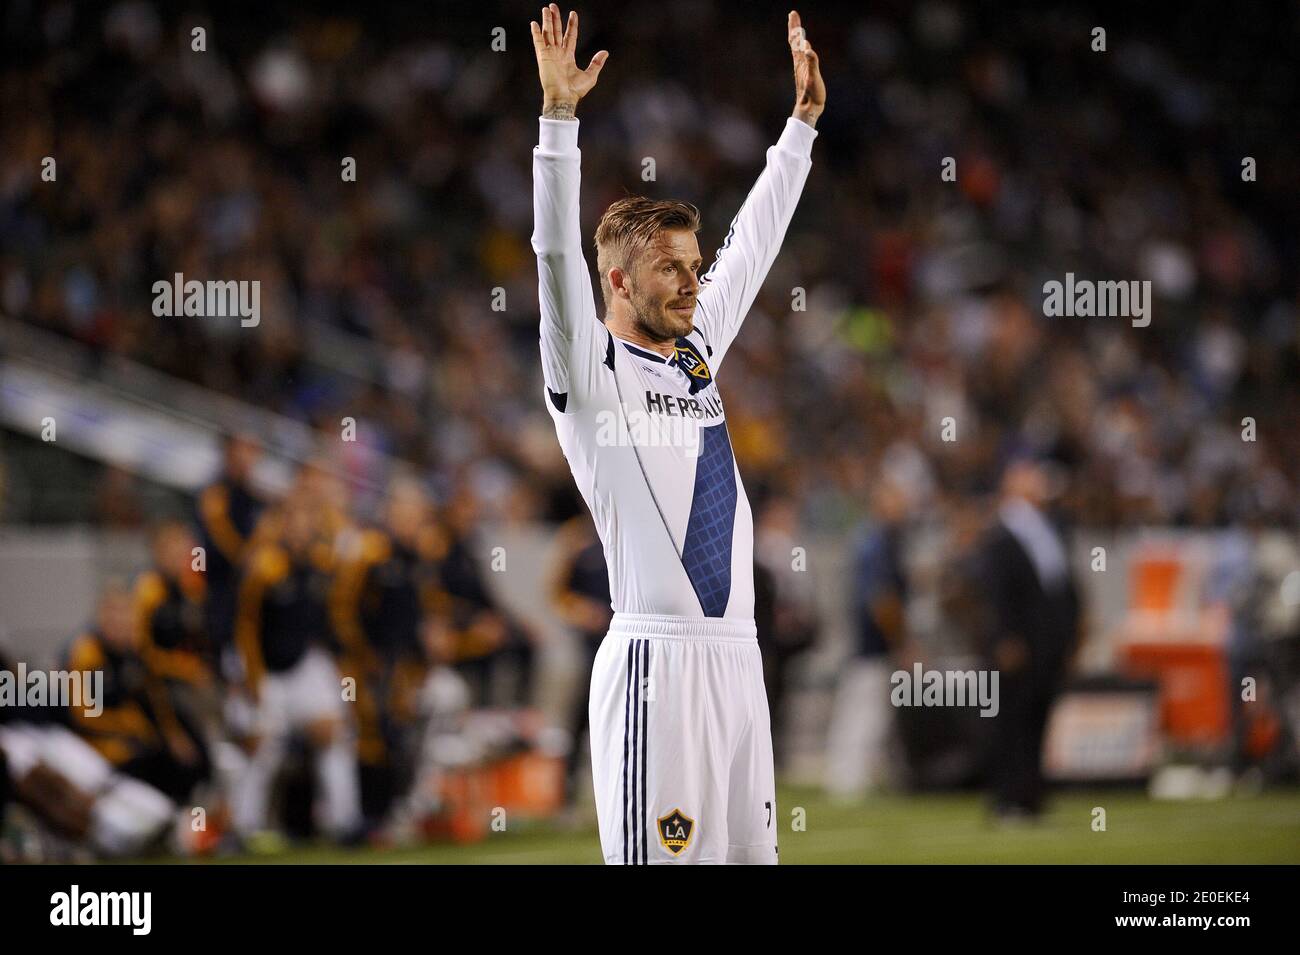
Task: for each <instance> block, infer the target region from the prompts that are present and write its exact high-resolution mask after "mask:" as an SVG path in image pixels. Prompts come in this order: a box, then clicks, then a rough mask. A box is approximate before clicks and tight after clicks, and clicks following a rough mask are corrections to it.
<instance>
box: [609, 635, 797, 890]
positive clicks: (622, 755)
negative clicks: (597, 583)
mask: <svg viewBox="0 0 1300 955" xmlns="http://www.w3.org/2000/svg"><path fill="white" fill-rule="evenodd" d="M754 634H755V630H754V624H753V622H752V621H730V620H723V619H719V618H707V619H689V618H685V617H673V616H659V615H652V614H622V613H616V614H614V619H613V621H612V622H611V624H610V629H609V633H608V634H607V635H606V636H605V639H604V640H603V641H602V642H601V644H600V650H599V651H598V652H597V654H596V662H595V666H594V667H593V669H592V673H591V703H590V716H591V766H592V774H593V776H594V777H595V785H596V813H597V817H598V818H599V821H600V845H601V850H602V851H603V853H604V856H605V862H606V863H607V864H610V865H645V864H660V863H665V864H667V863H686V864H691V863H695V864H709V863H713V864H723V863H739V864H751V865H754V864H757V865H774V864H775V863H776V861H777V848H776V826H777V809H776V782H775V778H774V773H773V768H772V727H771V720H770V718H769V716H768V711H767V693H766V692H765V690H764V687H763V661H762V657H761V656H760V654H759V649H758V641H757V640H756V639H755V636H754Z"/></svg>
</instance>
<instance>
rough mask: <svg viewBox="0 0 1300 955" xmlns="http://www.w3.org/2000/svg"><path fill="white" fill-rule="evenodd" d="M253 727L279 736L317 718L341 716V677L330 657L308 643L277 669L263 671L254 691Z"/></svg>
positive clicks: (265, 733)
mask: <svg viewBox="0 0 1300 955" xmlns="http://www.w3.org/2000/svg"><path fill="white" fill-rule="evenodd" d="M258 697H259V701H258V706H257V727H258V730H259V732H260V733H261V734H262V735H263V736H283V735H285V734H286V733H289V732H291V731H293V730H298V729H302V728H303V727H305V726H306V725H308V724H309V723H314V722H316V721H318V720H323V719H329V718H336V719H340V720H341V719H343V718H344V716H345V715H346V711H345V710H344V708H343V681H342V677H341V676H340V675H339V669H338V667H337V666H336V665H335V663H334V658H333V657H331V656H330V655H329V653H327V652H326V651H325V650H323V649H321V648H320V647H312V648H310V649H309V650H308V651H307V652H306V653H304V654H303V656H302V659H301V660H299V661H298V662H297V663H295V664H294V665H293V666H291V667H290V668H289V669H287V670H284V671H281V672H280V673H267V674H266V675H265V676H264V677H263V678H262V685H261V687H260V689H259V692H258Z"/></svg>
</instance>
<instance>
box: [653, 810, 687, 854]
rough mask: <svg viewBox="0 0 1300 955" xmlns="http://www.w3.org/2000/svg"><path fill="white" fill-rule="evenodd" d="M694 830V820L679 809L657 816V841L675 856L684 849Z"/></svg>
mask: <svg viewBox="0 0 1300 955" xmlns="http://www.w3.org/2000/svg"><path fill="white" fill-rule="evenodd" d="M694 832H695V820H694V819H692V818H691V817H690V816H688V815H686V814H685V813H683V812H682V811H681V810H680V809H674V810H673V811H672V812H670V813H669V814H668V815H666V816H660V817H659V841H660V842H661V843H663V847H664V848H665V849H667V850H668V851H669V852H671V853H672V854H673V855H675V856H679V855H681V854H682V853H683V852H685V851H686V848H687V846H689V845H690V844H691V836H692V834H694Z"/></svg>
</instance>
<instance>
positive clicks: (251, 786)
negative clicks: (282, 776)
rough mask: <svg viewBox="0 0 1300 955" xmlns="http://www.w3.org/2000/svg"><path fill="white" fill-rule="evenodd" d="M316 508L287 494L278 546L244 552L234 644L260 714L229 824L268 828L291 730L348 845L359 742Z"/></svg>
mask: <svg viewBox="0 0 1300 955" xmlns="http://www.w3.org/2000/svg"><path fill="white" fill-rule="evenodd" d="M325 520H326V518H325V515H324V514H323V513H322V509H321V507H320V505H319V502H317V501H315V500H312V499H311V498H309V497H306V496H303V495H301V494H299V495H291V496H290V497H288V498H286V499H285V501H284V503H283V504H282V505H281V506H280V512H279V514H278V516H277V520H276V522H275V524H276V538H277V539H276V540H275V541H274V542H266V543H263V544H261V545H260V546H259V547H258V548H257V549H256V550H254V551H253V553H252V554H250V555H249V558H248V564H247V569H246V570H245V572H244V577H243V581H242V583H241V584H240V589H239V603H238V613H237V615H236V623H235V643H236V646H237V647H238V648H239V655H240V658H241V660H242V663H243V670H244V682H245V688H246V690H247V691H248V693H249V695H250V696H251V697H252V701H253V703H254V706H255V709H256V728H255V743H254V747H253V753H252V756H251V758H250V759H249V761H248V765H247V767H246V768H245V769H244V771H243V773H242V774H241V776H240V779H239V781H238V782H237V784H236V791H235V798H234V817H235V826H236V828H237V829H238V830H239V832H240V834H241V835H243V836H245V837H249V836H257V835H260V834H261V833H263V832H264V831H266V827H267V809H268V803H269V799H270V791H271V787H272V784H273V783H274V781H275V778H276V775H277V774H278V772H279V770H280V767H281V765H282V764H283V762H284V760H285V757H286V755H287V750H288V746H289V742H290V739H291V737H292V736H293V734H294V733H301V734H303V735H305V736H306V738H307V742H308V744H309V745H310V746H311V747H312V749H313V750H314V751H315V759H314V760H313V762H314V766H315V770H316V777H317V787H318V793H319V796H320V799H319V802H318V804H317V805H318V809H319V813H318V821H319V822H320V824H321V828H322V829H323V830H324V831H325V832H326V833H328V834H329V835H330V836H332V837H334V838H335V839H339V840H342V841H349V840H352V839H354V838H356V836H357V835H358V833H359V832H360V827H361V802H360V789H359V781H358V776H357V758H356V740H355V736H354V731H353V726H352V721H351V719H350V715H351V714H350V713H349V712H348V711H347V709H346V703H345V702H344V686H343V682H342V674H341V673H340V671H339V667H338V662H337V656H336V654H337V650H338V647H337V643H336V639H335V634H334V632H333V628H332V626H331V622H330V607H329V601H330V592H331V588H332V586H333V573H334V567H335V555H334V553H333V550H332V548H331V546H330V543H329V541H328V540H327V537H326V534H325V527H324V524H325Z"/></svg>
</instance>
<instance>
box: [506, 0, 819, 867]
mask: <svg viewBox="0 0 1300 955" xmlns="http://www.w3.org/2000/svg"><path fill="white" fill-rule="evenodd" d="M531 27H532V36H533V46H534V49H535V51H536V54H537V66H538V73H539V76H540V79H541V85H542V92H543V104H542V116H541V119H540V126H541V131H540V141H539V144H538V146H537V147H536V148H535V149H534V150H533V184H534V185H533V209H534V214H535V225H534V231H533V236H532V245H533V250H534V252H536V254H537V265H538V276H539V287H540V298H541V351H542V368H543V377H544V378H545V401H546V405H547V408H548V410H549V411H550V414H551V417H552V418H553V419H554V421H555V428H556V431H557V433H558V435H559V440H560V445H561V447H562V448H563V450H564V454H565V457H566V458H567V459H568V461H569V466H570V468H571V470H572V471H573V476H574V479H575V480H576V482H577V484H578V488H579V490H580V491H581V492H582V495H583V498H584V499H585V500H586V502H587V506H588V508H589V509H590V510H591V513H592V516H593V518H594V519H595V523H596V528H597V530H598V532H599V534H600V539H601V543H602V545H603V546H604V549H605V557H606V560H607V562H608V565H609V578H610V590H611V593H612V596H613V609H614V616H613V619H612V621H611V623H610V628H609V633H608V635H607V636H606V637H605V639H604V641H603V642H602V643H601V646H600V650H599V651H598V653H597V658H596V661H595V665H594V668H593V672H592V680H591V701H590V717H591V729H590V736H591V750H592V772H593V775H594V777H595V788H596V807H597V816H598V818H599V822H600V841H601V847H602V851H603V854H604V857H605V861H606V862H607V863H611V864H638V865H639V864H645V863H751V864H773V863H775V862H776V861H777V846H776V826H777V810H776V787H775V781H774V776H773V768H772V736H771V725H770V721H769V716H768V706H767V698H766V695H765V693H764V689H763V667H762V660H761V658H760V656H759V649H758V643H757V641H756V639H755V626H754V583H753V533H754V532H753V517H752V515H751V513H750V508H749V503H748V501H747V500H746V497H745V491H744V488H743V486H742V484H741V480H740V474H739V472H738V471H737V469H736V464H735V460H734V458H733V455H732V451H731V441H730V438H729V437H728V433H727V425H726V419H725V416H724V414H723V405H722V398H721V396H720V395H719V393H718V388H717V383H716V377H717V372H718V370H719V367H720V366H721V364H722V362H723V360H724V359H725V358H726V355H727V352H728V350H729V348H730V346H731V343H732V341H733V340H734V339H735V337H736V334H737V333H738V332H739V330H740V325H741V322H742V321H743V320H744V318H745V314H746V312H748V310H749V307H750V305H751V303H752V302H753V300H754V297H755V296H756V295H757V294H758V290H759V287H760V286H761V284H762V281H763V278H764V276H766V274H767V271H768V269H769V268H770V267H771V265H772V261H773V260H774V259H775V257H776V254H777V251H778V249H779V247H780V244H781V239H782V236H783V235H784V234H785V230H786V227H787V226H788V224H789V222H790V217H791V215H792V214H793V213H794V207H795V204H796V202H797V201H798V198H799V194H800V192H801V190H802V188H803V184H804V181H805V180H806V179H807V177H808V172H809V170H810V169H811V166H812V161H811V159H810V154H811V151H812V143H813V139H814V137H815V136H816V132H815V130H814V126H815V124H816V122H817V118H818V116H820V115H821V112H822V109H823V107H824V106H825V101H826V89H825V85H824V84H823V82H822V78H821V73H820V69H819V66H818V60H817V54H816V53H815V52H814V51H813V49H812V47H811V46H810V45H809V44H808V42H807V40H806V38H805V36H804V32H803V28H802V26H801V24H800V20H799V15H798V13H796V12H793V11H792V12H791V13H790V15H789V19H788V39H789V43H790V50H791V53H792V55H793V57H794V76H795V108H794V112H793V115H792V116H791V117H790V118H789V119H788V120H787V121H786V125H785V129H784V131H783V132H782V133H781V136H780V138H779V139H778V140H777V143H776V144H775V145H774V146H772V147H771V148H769V149H768V151H767V164H766V168H765V169H764V170H763V172H762V174H761V175H760V176H759V177H758V181H757V183H755V185H754V187H753V189H752V190H751V191H750V193H749V196H748V198H747V199H746V200H745V202H744V204H743V205H742V206H741V208H740V211H739V213H738V214H737V215H736V218H735V220H734V221H733V222H732V224H731V229H730V231H729V232H728V234H727V238H726V240H725V241H724V242H723V245H722V249H721V250H720V251H719V253H718V256H717V259H716V261H715V262H714V263H713V265H712V266H711V267H710V268H709V270H708V272H706V273H705V274H704V275H703V276H701V275H699V268H700V265H701V261H702V260H701V259H700V253H699V244H698V242H697V241H696V238H695V232H696V230H698V228H699V225H700V221H699V212H698V210H697V209H696V208H695V206H693V205H691V204H689V203H685V202H669V201H653V200H650V199H646V198H641V197H631V198H627V199H621V200H619V201H618V202H616V203H614V204H613V205H612V206H610V208H609V209H608V210H607V211H606V212H605V214H604V216H603V218H602V219H601V222H600V226H599V228H598V229H597V230H596V249H597V265H598V270H599V273H600V284H601V291H602V293H603V296H604V302H605V317H604V322H603V324H602V322H601V320H600V319H599V318H598V317H597V314H596V304H595V301H594V298H593V294H592V285H591V281H590V277H589V275H588V272H587V264H586V260H585V258H584V256H583V251H582V235H581V232H580V229H579V218H578V187H579V179H580V159H581V156H580V153H579V150H578V120H577V119H576V118H575V115H574V112H575V110H576V108H577V105H578V101H579V100H580V99H582V97H583V96H585V95H586V94H587V93H589V92H590V91H591V89H592V87H593V86H594V85H595V84H596V79H597V77H598V76H599V74H600V71H601V70H602V69H603V68H604V66H605V63H606V61H607V60H608V57H609V54H608V53H607V52H606V51H604V50H601V51H600V52H598V53H597V54H596V55H595V56H594V57H593V58H592V60H591V63H590V65H589V66H588V67H587V68H586V69H585V70H582V69H579V68H578V66H577V64H576V62H575V60H574V53H575V51H576V49H577V44H578V17H577V14H575V13H570V14H569V19H568V23H567V25H564V24H563V23H562V21H561V18H560V11H559V8H558V7H557V6H556V5H555V4H551V5H550V6H548V7H546V8H545V9H543V11H542V22H541V23H540V24H538V23H533V24H531Z"/></svg>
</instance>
